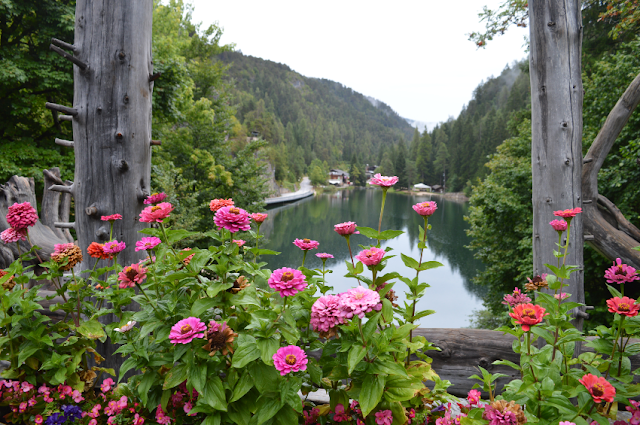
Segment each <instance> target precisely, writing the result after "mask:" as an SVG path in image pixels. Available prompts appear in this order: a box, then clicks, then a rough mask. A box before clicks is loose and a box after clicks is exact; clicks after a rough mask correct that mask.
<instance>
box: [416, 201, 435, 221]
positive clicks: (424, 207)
mask: <svg viewBox="0 0 640 425" xmlns="http://www.w3.org/2000/svg"><path fill="white" fill-rule="evenodd" d="M412 208H413V210H414V211H415V212H417V213H418V214H420V215H421V216H423V217H429V216H431V215H433V213H434V212H436V210H437V209H438V204H436V203H435V202H433V201H429V202H422V203H420V204H415V205H414V206H413V207H412Z"/></svg>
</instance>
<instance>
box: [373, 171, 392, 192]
mask: <svg viewBox="0 0 640 425" xmlns="http://www.w3.org/2000/svg"><path fill="white" fill-rule="evenodd" d="M396 183H398V177H396V176H393V177H387V176H381V175H380V173H378V174H376V175H375V176H373V178H372V179H371V180H369V184H371V185H374V186H380V187H384V188H388V187H391V186H393V185H394V184H396Z"/></svg>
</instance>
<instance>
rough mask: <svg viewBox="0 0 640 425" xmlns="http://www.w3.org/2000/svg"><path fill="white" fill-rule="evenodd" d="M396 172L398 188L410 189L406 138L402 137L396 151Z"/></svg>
mask: <svg viewBox="0 0 640 425" xmlns="http://www.w3.org/2000/svg"><path fill="white" fill-rule="evenodd" d="M395 152H396V154H395V157H396V158H395V164H394V166H395V171H396V175H397V176H398V187H409V178H408V175H407V174H408V173H407V146H406V145H405V143H404V138H403V137H401V138H400V141H399V142H398V145H397V146H396V149H395Z"/></svg>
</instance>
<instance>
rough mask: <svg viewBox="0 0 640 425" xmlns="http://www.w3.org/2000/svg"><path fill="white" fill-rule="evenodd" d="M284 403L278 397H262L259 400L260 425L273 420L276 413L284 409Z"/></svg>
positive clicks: (258, 414)
mask: <svg viewBox="0 0 640 425" xmlns="http://www.w3.org/2000/svg"><path fill="white" fill-rule="evenodd" d="M282 405H283V403H282V401H281V400H280V398H279V397H278V398H277V399H275V398H270V397H269V398H267V397H265V396H264V395H262V396H260V398H259V399H258V406H257V412H258V413H257V416H258V425H260V424H263V423H265V422H266V421H268V420H269V419H271V418H273V417H274V416H275V414H276V413H278V411H279V410H280V409H281V408H282Z"/></svg>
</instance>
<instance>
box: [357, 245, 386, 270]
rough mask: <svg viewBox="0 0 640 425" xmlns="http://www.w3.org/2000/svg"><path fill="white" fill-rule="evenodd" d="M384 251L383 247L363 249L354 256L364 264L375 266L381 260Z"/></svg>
mask: <svg viewBox="0 0 640 425" xmlns="http://www.w3.org/2000/svg"><path fill="white" fill-rule="evenodd" d="M384 254H386V251H385V250H384V249H380V248H376V247H375V246H374V247H373V248H369V249H365V250H364V251H360V253H359V254H358V255H356V258H357V259H358V260H360V261H362V264H364V265H365V266H377V265H378V264H380V261H382V257H384Z"/></svg>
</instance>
